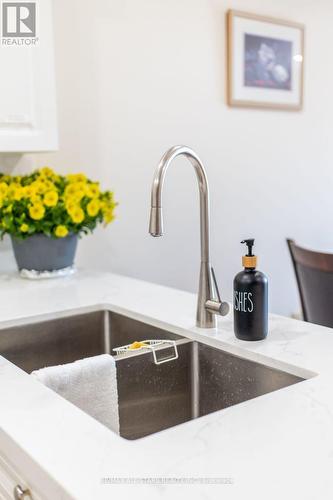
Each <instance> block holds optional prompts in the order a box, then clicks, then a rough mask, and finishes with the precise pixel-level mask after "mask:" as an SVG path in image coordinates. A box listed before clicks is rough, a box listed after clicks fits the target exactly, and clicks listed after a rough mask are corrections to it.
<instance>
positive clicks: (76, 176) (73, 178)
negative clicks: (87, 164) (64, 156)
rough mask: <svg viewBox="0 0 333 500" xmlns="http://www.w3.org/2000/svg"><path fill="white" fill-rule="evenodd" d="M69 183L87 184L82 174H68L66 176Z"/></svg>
mask: <svg viewBox="0 0 333 500" xmlns="http://www.w3.org/2000/svg"><path fill="white" fill-rule="evenodd" d="M66 178H67V179H68V180H69V182H87V177H86V176H85V175H84V174H69V175H66Z"/></svg>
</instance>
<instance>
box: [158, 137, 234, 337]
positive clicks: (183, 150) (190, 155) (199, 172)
mask: <svg viewBox="0 0 333 500" xmlns="http://www.w3.org/2000/svg"><path fill="white" fill-rule="evenodd" d="M177 156H185V157H186V158H187V159H188V160H189V161H190V163H191V164H192V166H193V167H194V170H195V172H196V176H197V181H198V186H199V195H200V246H201V266H200V279H199V293H198V307H197V326H199V327H201V328H214V327H215V326H216V316H215V315H216V314H221V315H225V314H227V312H228V310H229V306H228V304H227V303H225V302H223V303H222V302H220V301H219V300H216V299H215V293H216V294H217V296H218V297H219V293H218V290H217V285H216V283H215V287H214V286H213V285H214V283H213V276H212V269H211V265H210V257H209V252H210V248H209V247H210V228H209V188H208V180H207V175H206V171H205V168H204V166H203V164H202V162H201V160H200V158H199V157H198V155H197V154H196V153H195V152H194V151H193V150H192V149H191V148H189V147H187V146H174V147H172V148H170V149H169V150H168V151H167V152H166V153H165V154H164V155H163V157H162V158H161V161H160V163H159V164H158V166H157V169H156V171H155V175H154V179H153V184H152V190H151V210H150V222H149V232H150V234H151V235H152V236H162V235H163V216H162V191H163V185H164V179H165V175H166V172H167V170H168V167H169V166H170V164H171V163H172V161H173V160H174V159H175V158H176V157H177ZM214 291H215V293H214Z"/></svg>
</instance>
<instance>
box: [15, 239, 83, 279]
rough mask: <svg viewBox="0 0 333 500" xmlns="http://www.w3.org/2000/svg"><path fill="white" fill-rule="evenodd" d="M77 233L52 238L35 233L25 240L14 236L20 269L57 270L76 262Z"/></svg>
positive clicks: (16, 257)
mask: <svg viewBox="0 0 333 500" xmlns="http://www.w3.org/2000/svg"><path fill="white" fill-rule="evenodd" d="M77 239H78V237H77V235H76V234H70V235H68V236H66V237H65V238H50V237H49V236H45V235H44V234H35V235H33V236H30V237H28V238H26V239H24V240H21V239H19V238H14V237H12V238H11V240H12V245H13V250H14V255H15V259H16V262H17V266H18V268H19V270H21V269H27V270H29V271H55V270H59V269H64V268H65V267H70V266H72V265H73V264H74V258H75V252H76V247H77Z"/></svg>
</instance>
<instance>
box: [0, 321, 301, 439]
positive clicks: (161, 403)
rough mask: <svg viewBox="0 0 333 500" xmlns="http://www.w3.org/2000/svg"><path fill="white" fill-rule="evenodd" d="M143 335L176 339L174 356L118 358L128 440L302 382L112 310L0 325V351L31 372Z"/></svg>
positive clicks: (121, 407) (147, 354)
mask: <svg viewBox="0 0 333 500" xmlns="http://www.w3.org/2000/svg"><path fill="white" fill-rule="evenodd" d="M144 339H165V340H175V341H176V345H177V348H178V354H179V357H178V359H175V360H173V361H170V362H168V363H164V364H161V365H156V364H154V362H153V359H152V354H151V353H150V352H142V351H141V352H138V353H137V354H134V355H133V354H131V355H130V356H126V355H125V356H116V358H115V359H116V364H117V379H118V395H119V418H120V434H121V436H122V437H124V438H127V439H137V438H140V437H143V436H146V435H149V434H153V433H155V432H158V431H161V430H163V429H167V428H169V427H173V426H175V425H177V424H180V423H183V422H186V421H188V420H192V419H194V418H198V417H201V416H203V415H207V414H208V413H211V412H214V411H217V410H221V409H223V408H227V407H229V406H232V405H235V404H238V403H242V402H244V401H247V400H249V399H253V398H256V397H258V396H261V395H263V394H267V393H269V392H272V391H276V390H278V389H281V388H283V387H287V386H289V385H292V384H295V383H297V382H301V381H302V380H304V378H301V377H298V376H295V375H292V374H290V373H287V372H284V371H280V370H276V369H274V368H271V367H269V366H266V365H263V364H260V363H256V362H254V361H250V360H247V359H244V358H241V357H238V356H234V355H232V354H229V353H227V352H225V351H222V350H220V349H216V348H213V347H210V346H207V345H205V344H202V343H200V342H195V341H191V340H189V339H186V338H184V337H181V336H178V335H176V334H174V333H172V332H169V331H166V330H163V329H160V328H156V327H154V326H151V325H148V324H146V323H143V322H140V321H137V320H133V319H131V318H128V317H126V316H122V315H120V314H116V313H113V312H109V311H97V312H89V313H83V314H76V315H72V316H68V315H67V316H66V317H63V318H57V319H52V320H48V321H40V322H37V323H36V322H35V323H31V324H27V325H22V326H16V327H10V328H5V329H0V354H1V355H2V356H4V357H5V358H7V359H8V360H9V361H11V362H13V363H14V364H16V365H17V366H18V367H20V368H22V369H23V370H25V371H26V372H28V373H30V372H31V371H32V370H36V369H39V368H42V367H45V366H52V365H58V364H64V363H70V362H72V361H75V360H77V359H82V358H85V357H90V356H96V355H98V354H102V353H112V349H113V348H114V347H119V346H121V345H124V344H129V343H131V342H133V341H135V340H144ZM165 352H167V350H166V351H165Z"/></svg>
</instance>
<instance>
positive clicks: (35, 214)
mask: <svg viewBox="0 0 333 500" xmlns="http://www.w3.org/2000/svg"><path fill="white" fill-rule="evenodd" d="M44 214H45V208H44V207H43V205H42V204H41V203H36V204H35V205H31V207H30V208H29V215H30V217H31V218H32V219H34V220H40V219H42V218H43V217H44Z"/></svg>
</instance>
